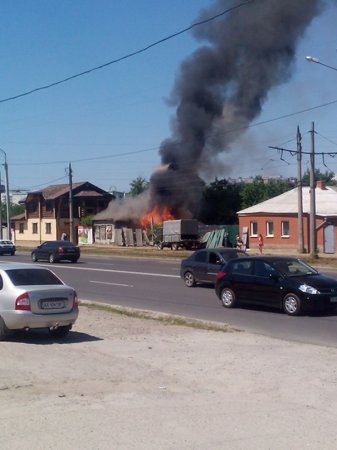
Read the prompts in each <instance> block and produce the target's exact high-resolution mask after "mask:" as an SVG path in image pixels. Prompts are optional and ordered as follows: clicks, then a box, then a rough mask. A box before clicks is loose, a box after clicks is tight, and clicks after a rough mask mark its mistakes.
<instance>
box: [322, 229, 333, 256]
mask: <svg viewBox="0 0 337 450" xmlns="http://www.w3.org/2000/svg"><path fill="white" fill-rule="evenodd" d="M323 251H324V253H335V234H334V226H333V225H332V224H329V225H327V226H326V227H324V250H323Z"/></svg>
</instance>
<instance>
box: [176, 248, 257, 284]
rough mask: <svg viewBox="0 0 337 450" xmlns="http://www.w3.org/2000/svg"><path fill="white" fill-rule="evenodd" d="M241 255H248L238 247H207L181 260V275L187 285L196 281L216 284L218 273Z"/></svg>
mask: <svg viewBox="0 0 337 450" xmlns="http://www.w3.org/2000/svg"><path fill="white" fill-rule="evenodd" d="M241 256H248V255H247V253H246V252H244V251H243V250H237V249H236V248H225V247H219V248H205V249H200V250H197V251H195V252H194V253H192V255H191V256H189V257H188V258H186V259H184V260H183V261H182V262H181V267H180V276H181V278H182V279H183V280H184V282H185V284H186V286H187V287H192V286H195V284H196V283H208V284H215V281H216V275H217V273H218V272H219V271H220V269H221V268H222V267H223V266H224V264H226V262H227V261H229V260H230V259H233V258H239V257H241Z"/></svg>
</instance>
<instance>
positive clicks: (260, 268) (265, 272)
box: [254, 261, 276, 278]
mask: <svg viewBox="0 0 337 450" xmlns="http://www.w3.org/2000/svg"><path fill="white" fill-rule="evenodd" d="M273 273H276V272H275V269H274V268H273V267H272V266H271V265H270V264H267V263H266V262H264V261H255V267H254V275H256V276H257V277H264V278H268V277H270V275H272V274H273Z"/></svg>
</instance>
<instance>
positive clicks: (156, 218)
mask: <svg viewBox="0 0 337 450" xmlns="http://www.w3.org/2000/svg"><path fill="white" fill-rule="evenodd" d="M173 219H174V216H173V215H172V214H171V212H170V210H169V209H168V208H167V207H164V208H163V209H159V208H158V207H157V206H155V207H154V208H153V210H152V211H150V212H149V213H147V214H144V216H143V217H141V219H140V220H139V222H140V224H141V226H142V227H144V228H146V227H148V226H149V225H150V224H151V222H152V223H153V224H155V225H161V224H162V223H163V222H164V220H173Z"/></svg>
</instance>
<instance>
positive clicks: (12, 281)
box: [0, 263, 78, 340]
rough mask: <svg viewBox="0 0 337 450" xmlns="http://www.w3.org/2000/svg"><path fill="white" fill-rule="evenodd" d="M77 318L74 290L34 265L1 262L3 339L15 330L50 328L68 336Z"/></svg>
mask: <svg viewBox="0 0 337 450" xmlns="http://www.w3.org/2000/svg"><path fill="white" fill-rule="evenodd" d="M77 317H78V298H77V294H76V291H75V289H73V288H72V287H70V286H68V285H66V284H65V283H64V282H63V281H62V280H61V279H60V278H58V277H57V276H56V275H55V274H54V272H52V271H51V270H49V269H46V268H43V267H40V266H36V265H33V264H20V263H0V340H4V339H5V338H6V337H7V336H8V335H9V334H11V332H13V331H15V330H27V331H28V330H31V329H35V328H47V329H49V332H50V334H51V335H52V336H54V337H65V336H66V335H67V334H68V332H69V331H70V330H71V328H72V325H73V324H74V323H75V321H76V319H77Z"/></svg>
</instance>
